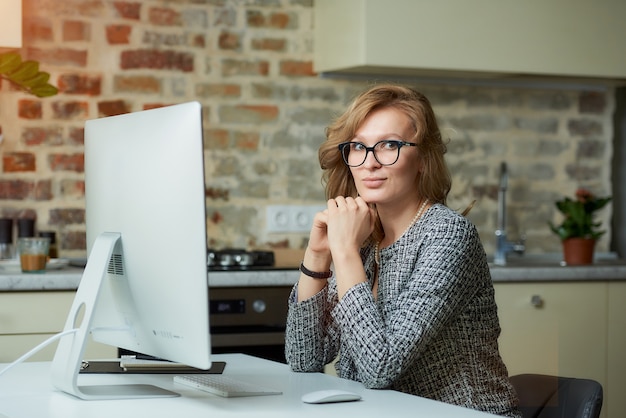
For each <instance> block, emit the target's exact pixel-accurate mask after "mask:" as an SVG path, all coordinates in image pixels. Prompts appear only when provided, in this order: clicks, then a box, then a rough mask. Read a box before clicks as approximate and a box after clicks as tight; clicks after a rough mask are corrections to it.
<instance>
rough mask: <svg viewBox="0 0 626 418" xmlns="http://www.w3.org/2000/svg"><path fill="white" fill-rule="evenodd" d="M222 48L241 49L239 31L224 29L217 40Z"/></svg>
mask: <svg viewBox="0 0 626 418" xmlns="http://www.w3.org/2000/svg"><path fill="white" fill-rule="evenodd" d="M217 45H218V46H219V48H220V49H224V50H229V51H237V50H240V49H241V36H240V35H239V34H237V33H233V32H228V31H222V33H220V36H219V38H218V41H217Z"/></svg>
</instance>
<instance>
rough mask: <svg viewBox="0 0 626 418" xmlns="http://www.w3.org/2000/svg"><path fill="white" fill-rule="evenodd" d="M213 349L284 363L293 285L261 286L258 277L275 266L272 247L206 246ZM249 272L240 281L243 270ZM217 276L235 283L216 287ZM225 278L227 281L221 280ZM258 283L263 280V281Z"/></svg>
mask: <svg viewBox="0 0 626 418" xmlns="http://www.w3.org/2000/svg"><path fill="white" fill-rule="evenodd" d="M207 258H208V266H209V285H210V288H209V302H210V320H209V322H210V325H211V349H212V351H213V352H214V353H244V354H250V355H254V356H257V357H262V358H266V359H269V360H274V361H279V362H282V363H284V362H285V324H286V320H287V298H288V297H289V293H290V292H291V288H292V286H290V285H287V286H285V285H282V286H281V285H274V286H264V285H257V284H256V283H255V282H256V281H255V277H259V276H260V275H263V274H268V273H271V272H272V271H274V270H275V269H274V267H273V266H274V254H273V253H272V252H270V251H245V250H240V249H227V250H221V251H214V250H211V249H209V250H208V257H207ZM243 272H245V274H246V275H247V276H246V277H250V279H249V280H246V284H245V285H236V286H235V283H236V282H237V278H238V277H239V276H241V274H235V273H243ZM217 275H219V276H221V277H223V278H226V280H225V281H226V282H229V281H231V280H229V279H228V278H229V277H231V278H232V282H233V286H232V287H229V286H228V285H226V286H224V284H223V283H221V285H220V286H214V285H212V283H214V282H216V280H211V279H212V277H213V278H216V277H217ZM222 282H223V281H222ZM259 282H260V281H259Z"/></svg>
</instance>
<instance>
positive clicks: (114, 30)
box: [106, 25, 133, 45]
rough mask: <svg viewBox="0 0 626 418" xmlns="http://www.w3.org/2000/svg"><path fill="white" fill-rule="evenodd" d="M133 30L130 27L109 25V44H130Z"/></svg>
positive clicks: (107, 33)
mask: <svg viewBox="0 0 626 418" xmlns="http://www.w3.org/2000/svg"><path fill="white" fill-rule="evenodd" d="M132 30H133V28H132V27H131V26H130V25H107V27H106V37H107V42H108V43H109V44H110V45H121V44H129V43H130V33H131V32H132Z"/></svg>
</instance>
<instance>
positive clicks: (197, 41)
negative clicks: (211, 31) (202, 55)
mask: <svg viewBox="0 0 626 418" xmlns="http://www.w3.org/2000/svg"><path fill="white" fill-rule="evenodd" d="M190 37H191V40H190V41H189V45H190V46H197V47H200V48H204V47H205V46H206V37H205V36H204V34H201V33H198V34H195V35H190Z"/></svg>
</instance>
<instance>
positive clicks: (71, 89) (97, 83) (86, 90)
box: [57, 74, 102, 96]
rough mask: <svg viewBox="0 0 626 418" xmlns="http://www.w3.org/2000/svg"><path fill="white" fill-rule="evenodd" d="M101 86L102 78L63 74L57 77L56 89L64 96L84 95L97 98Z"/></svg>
mask: <svg viewBox="0 0 626 418" xmlns="http://www.w3.org/2000/svg"><path fill="white" fill-rule="evenodd" d="M101 86H102V76H99V75H98V76H89V75H86V74H63V75H61V76H59V78H58V82H57V87H58V88H59V91H61V92H63V93H65V94H86V95H89V96H99V95H100V92H101Z"/></svg>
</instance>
